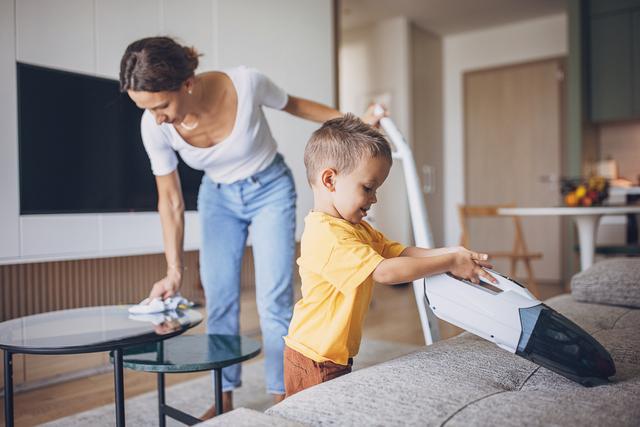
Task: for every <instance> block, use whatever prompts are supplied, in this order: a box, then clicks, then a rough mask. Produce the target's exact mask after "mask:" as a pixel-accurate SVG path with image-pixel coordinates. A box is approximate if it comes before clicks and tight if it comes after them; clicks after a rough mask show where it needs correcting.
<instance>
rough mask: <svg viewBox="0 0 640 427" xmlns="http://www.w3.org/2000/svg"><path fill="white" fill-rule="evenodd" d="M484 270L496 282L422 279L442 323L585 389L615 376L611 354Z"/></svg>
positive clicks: (512, 282) (508, 282)
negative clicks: (467, 332) (453, 326)
mask: <svg viewBox="0 0 640 427" xmlns="http://www.w3.org/2000/svg"><path fill="white" fill-rule="evenodd" d="M487 271H488V272H489V273H490V274H491V275H492V276H493V277H494V278H496V280H497V281H498V283H497V284H492V283H489V282H485V281H481V283H480V284H475V283H472V282H470V281H467V280H463V279H460V278H457V277H455V276H453V275H451V274H449V273H446V274H438V275H435V276H431V277H427V278H425V281H424V292H425V299H426V303H427V304H428V306H429V307H430V308H431V310H432V311H433V313H434V314H435V315H436V316H437V317H439V318H440V319H442V320H445V321H447V322H449V323H451V324H453V325H456V326H458V327H460V328H462V329H464V330H466V331H469V332H471V333H473V334H475V335H477V336H479V337H481V338H484V339H486V340H488V341H491V342H493V343H495V344H496V345H498V346H499V347H501V348H503V349H505V350H507V351H509V352H511V353H515V354H517V355H518V356H521V357H524V358H525V359H528V360H531V361H532V362H534V363H536V364H538V365H541V366H544V367H545V368H548V369H550V370H552V371H554V372H556V373H558V374H560V375H563V376H564V377H566V378H569V379H571V380H573V381H576V382H578V383H580V384H582V385H584V386H593V385H598V384H603V383H606V382H608V378H609V377H610V376H612V375H614V374H615V372H616V369H615V365H614V363H613V360H612V359H611V355H610V354H609V353H608V352H607V350H606V349H605V348H604V347H603V346H602V345H601V344H600V343H599V342H598V341H596V340H595V339H594V338H593V337H592V336H591V335H589V334H588V333H587V332H585V331H584V330H583V329H582V328H580V327H579V326H578V325H576V324H575V323H573V322H572V321H571V320H569V319H567V318H566V317H564V316H563V315H561V314H560V313H558V312H557V311H555V310H553V309H552V308H550V307H548V306H546V305H544V304H543V303H542V302H540V301H539V300H537V299H536V298H535V297H534V296H533V295H532V294H531V293H530V292H529V291H528V290H527V289H526V288H525V287H524V286H522V285H521V284H519V283H518V282H516V281H515V280H513V279H511V278H509V277H507V276H503V275H501V274H500V273H498V272H496V271H493V270H487Z"/></svg>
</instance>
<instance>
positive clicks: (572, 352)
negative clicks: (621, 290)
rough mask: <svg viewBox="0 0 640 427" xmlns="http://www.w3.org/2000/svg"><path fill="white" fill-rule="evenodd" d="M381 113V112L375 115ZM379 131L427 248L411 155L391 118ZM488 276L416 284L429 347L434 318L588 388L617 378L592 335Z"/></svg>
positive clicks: (511, 284)
mask: <svg viewBox="0 0 640 427" xmlns="http://www.w3.org/2000/svg"><path fill="white" fill-rule="evenodd" d="M383 112H384V111H383V110H382V109H381V107H379V108H378V109H377V111H376V113H377V114H381V113H383ZM380 125H381V126H382V128H383V129H384V131H385V133H386V134H387V136H388V137H389V139H390V140H391V143H392V144H393V145H394V148H395V151H394V158H399V159H401V160H402V163H403V168H404V172H405V182H406V185H407V195H408V198H409V207H410V211H411V219H412V225H413V230H414V236H415V241H416V246H421V247H426V248H431V247H433V239H432V236H431V232H430V229H429V221H428V218H427V210H426V206H425V202H424V197H423V195H422V194H421V191H420V180H419V178H418V174H417V172H416V167H415V162H414V160H413V155H412V153H411V149H410V147H409V145H408V144H407V142H406V141H405V140H404V138H403V137H402V134H401V133H400V131H399V130H398V128H397V127H396V126H395V124H394V123H393V121H391V119H390V118H388V117H384V118H382V119H381V120H380ZM487 271H488V272H489V274H491V275H492V276H493V277H494V278H495V279H496V280H497V281H498V283H497V284H493V283H489V282H485V281H484V279H481V282H480V283H479V284H475V283H472V282H470V281H467V280H463V279H460V278H458V277H455V276H453V275H452V274H450V273H446V274H439V275H435V276H431V277H427V278H425V279H424V281H414V283H413V287H414V292H415V296H416V302H417V303H418V309H419V313H420V320H421V322H422V328H423V332H424V335H425V341H426V343H427V344H431V343H432V342H433V340H434V339H436V340H437V337H438V329H437V319H434V315H435V316H436V317H439V318H440V319H442V320H445V321H447V322H449V323H452V324H453V325H456V326H458V327H460V328H462V329H465V330H466V331H469V332H471V333H473V334H475V335H477V336H479V337H481V338H484V339H486V340H488V341H491V342H493V343H495V344H496V345H497V346H499V347H501V348H503V349H505V350H507V351H509V352H511V353H515V354H517V355H518V356H520V357H523V358H525V359H528V360H530V361H532V362H534V363H536V364H538V365H540V366H544V367H545V368H547V369H549V370H551V371H554V372H556V373H558V374H560V375H562V376H564V377H566V378H569V379H570V380H573V381H576V382H578V383H579V384H582V385H584V386H587V387H590V386H594V385H599V384H604V383H606V382H608V378H609V377H610V376H613V375H614V374H615V372H616V368H615V365H614V363H613V360H612V359H611V355H610V354H609V352H607V350H606V349H605V348H604V347H603V346H602V345H601V344H600V343H599V342H598V341H596V340H595V339H594V338H593V337H592V336H591V335H589V334H588V333H587V332H585V331H584V330H583V329H582V328H580V327H579V326H578V325H576V324H575V323H573V322H572V321H571V320H569V319H567V318H566V317H564V316H563V315H561V314H560V313H558V312H557V311H555V310H554V309H552V308H550V307H548V306H546V305H545V304H543V303H542V302H540V301H539V300H537V299H536V298H535V297H534V296H533V295H532V294H531V293H530V292H529V291H528V290H527V289H526V288H525V287H524V286H523V285H521V284H520V283H518V282H517V281H515V280H513V279H511V278H509V277H507V276H504V275H502V274H500V273H498V272H496V271H493V270H487ZM427 307H428V308H429V309H427Z"/></svg>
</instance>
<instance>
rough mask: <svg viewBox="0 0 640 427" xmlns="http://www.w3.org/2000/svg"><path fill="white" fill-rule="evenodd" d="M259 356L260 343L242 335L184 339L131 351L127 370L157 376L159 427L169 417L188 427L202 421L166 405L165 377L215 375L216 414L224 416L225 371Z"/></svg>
mask: <svg viewBox="0 0 640 427" xmlns="http://www.w3.org/2000/svg"><path fill="white" fill-rule="evenodd" d="M259 353H260V342H258V341H256V340H254V339H251V338H247V337H243V336H239V335H215V334H200V335H181V336H179V337H175V338H171V339H169V340H166V341H162V342H158V343H152V344H144V345H138V346H135V347H128V348H126V349H125V350H124V367H125V368H129V369H134V370H136V371H145V372H156V373H157V374H158V414H159V425H160V426H161V427H164V426H165V420H166V417H167V416H169V417H171V418H173V419H175V420H178V421H181V422H182V423H184V424H187V425H194V424H198V423H200V422H201V421H202V420H200V419H198V418H196V417H193V416H192V415H189V414H187V413H185V412H182V411H180V410H178V409H176V408H173V407H171V406H169V405H167V404H166V402H165V393H164V390H165V383H164V374H167V373H185V372H199V371H211V370H213V371H214V373H215V402H216V414H217V415H220V414H221V413H222V368H225V367H227V366H231V365H235V364H236V363H240V362H243V361H245V360H249V359H251V358H253V357H256V356H257V355H258V354H259Z"/></svg>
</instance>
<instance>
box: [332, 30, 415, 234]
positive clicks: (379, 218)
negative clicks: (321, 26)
mask: <svg viewBox="0 0 640 427" xmlns="http://www.w3.org/2000/svg"><path fill="white" fill-rule="evenodd" d="M409 37H410V25H409V22H408V21H407V20H406V19H405V18H401V17H399V18H392V19H388V20H385V21H380V22H378V23H376V24H373V25H369V26H366V27H363V28H358V29H354V30H349V31H345V32H343V33H342V36H341V40H340V47H339V64H340V66H339V72H340V77H339V82H340V83H339V84H340V109H341V110H342V111H350V112H353V113H355V114H358V115H361V114H362V113H363V112H364V110H365V108H366V107H367V105H368V104H369V103H370V102H371V101H373V100H374V99H376V97H379V96H381V95H384V96H383V98H381V100H382V101H385V102H388V104H389V105H388V107H389V110H390V112H391V117H392V118H393V120H394V122H395V123H396V125H397V126H398V128H399V129H400V131H401V132H402V133H403V134H404V135H405V137H406V138H407V139H408V140H409V141H410V140H411V119H412V117H411V98H410V90H409V88H410V72H409V64H410V62H409V61H410V58H409V57H410V45H409ZM384 98H386V100H385V99H384ZM402 174H403V172H402V169H401V167H400V162H396V164H395V165H394V167H393V168H392V170H391V173H390V174H389V178H388V179H387V181H386V182H385V184H384V185H383V186H382V188H381V189H380V191H379V195H378V200H379V201H378V204H377V205H376V206H375V207H374V208H373V209H372V211H371V214H370V215H371V216H372V217H373V221H372V222H374V223H375V225H376V226H377V227H378V228H380V230H381V231H382V232H384V233H385V234H386V235H387V236H388V237H389V238H391V239H395V240H399V241H401V242H410V241H411V240H412V239H411V225H410V221H409V210H408V205H407V195H406V191H405V184H404V178H403V175H402Z"/></svg>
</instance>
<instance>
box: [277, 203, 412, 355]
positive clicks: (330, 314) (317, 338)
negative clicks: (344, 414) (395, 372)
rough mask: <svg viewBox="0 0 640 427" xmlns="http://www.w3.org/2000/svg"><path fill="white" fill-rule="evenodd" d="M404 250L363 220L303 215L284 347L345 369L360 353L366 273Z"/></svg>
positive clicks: (368, 279) (368, 294)
mask: <svg viewBox="0 0 640 427" xmlns="http://www.w3.org/2000/svg"><path fill="white" fill-rule="evenodd" d="M404 249H405V247H404V246H403V245H401V244H399V243H397V242H394V241H391V240H388V239H387V238H386V237H385V236H384V235H383V234H382V233H380V232H379V231H377V230H376V229H374V228H373V227H371V225H369V224H368V223H367V222H365V221H362V222H361V223H360V224H352V223H350V222H349V221H346V220H343V219H338V218H334V217H332V216H331V215H327V214H325V213H321V212H311V213H310V214H309V215H307V217H306V218H305V228H304V233H303V234H302V241H301V243H300V250H301V254H300V258H298V266H299V267H300V277H301V279H302V299H301V300H300V301H298V303H297V304H296V305H295V307H294V309H293V318H292V319H291V324H290V325H289V334H288V335H287V336H286V337H284V340H285V343H286V345H287V346H288V347H290V348H292V349H293V350H295V351H297V352H299V353H302V354H303V355H305V356H306V357H308V358H310V359H312V360H315V361H316V362H325V361H328V360H330V361H332V362H334V363H338V364H340V365H346V364H347V363H348V359H349V358H350V357H354V356H355V355H356V354H358V349H359V348H360V339H361V338H362V324H363V321H364V316H365V314H366V313H367V310H368V309H369V303H370V302H371V291H372V287H373V278H372V276H371V274H372V273H373V271H374V270H375V268H376V267H377V266H378V264H379V263H380V262H381V261H382V260H383V259H385V258H393V257H397V256H399V255H400V253H401V252H402V251H403V250H404Z"/></svg>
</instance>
